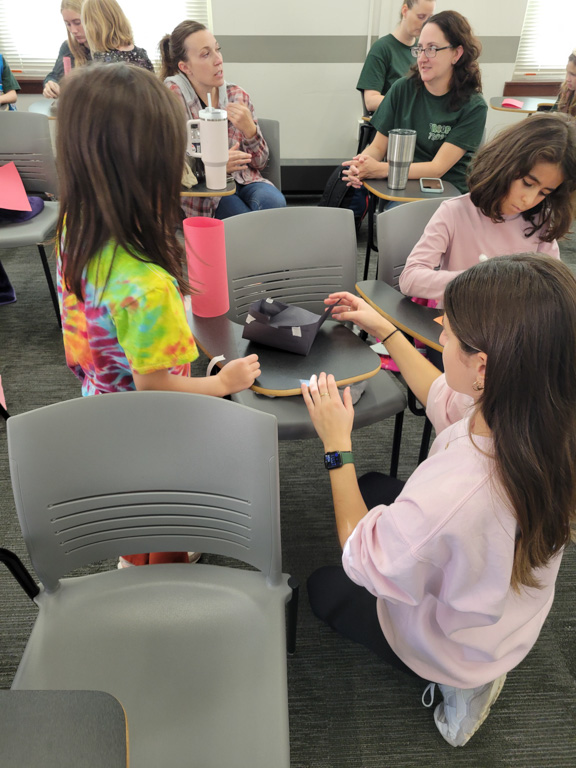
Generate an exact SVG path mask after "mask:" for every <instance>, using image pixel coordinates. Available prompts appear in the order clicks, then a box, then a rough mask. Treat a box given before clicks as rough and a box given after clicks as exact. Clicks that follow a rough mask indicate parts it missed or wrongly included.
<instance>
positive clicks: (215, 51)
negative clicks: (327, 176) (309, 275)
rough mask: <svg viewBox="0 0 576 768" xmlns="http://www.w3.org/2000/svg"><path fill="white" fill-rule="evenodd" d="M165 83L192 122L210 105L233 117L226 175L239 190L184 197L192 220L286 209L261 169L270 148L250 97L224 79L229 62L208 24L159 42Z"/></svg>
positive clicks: (191, 25)
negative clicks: (213, 194) (230, 193)
mask: <svg viewBox="0 0 576 768" xmlns="http://www.w3.org/2000/svg"><path fill="white" fill-rule="evenodd" d="M159 48H160V53H161V56H162V70H161V72H160V79H161V80H162V81H163V82H164V84H165V85H167V86H168V88H170V90H171V91H172V92H173V93H175V94H176V96H178V98H179V99H180V101H181V102H182V104H183V105H184V109H185V111H186V119H187V120H195V119H197V118H198V113H199V112H200V110H201V109H203V108H204V107H206V106H207V104H208V94H210V96H211V99H212V106H213V107H218V108H220V109H225V110H226V112H227V113H228V142H229V147H230V149H229V159H228V164H227V166H226V172H227V173H228V174H230V175H232V176H233V178H234V181H235V182H236V192H235V194H233V195H228V196H226V197H195V198H182V201H181V203H182V208H183V210H184V213H185V214H186V215H187V216H212V215H213V216H215V217H216V218H217V219H225V218H227V217H229V216H236V215H237V214H239V213H247V212H248V211H256V210H261V209H263V208H283V207H284V206H285V205H286V200H285V199H284V195H283V194H282V193H281V192H280V190H279V189H276V187H275V186H274V185H273V184H272V182H270V181H269V180H268V179H265V178H264V177H263V176H262V174H261V171H262V170H264V168H265V167H266V162H267V160H268V145H267V144H266V141H265V139H264V136H263V135H262V131H261V130H260V128H259V126H258V121H257V120H256V118H255V116H254V107H253V105H252V101H251V100H250V96H249V95H248V94H247V93H246V91H244V90H243V89H242V88H240V86H238V85H235V84H234V83H228V82H226V81H225V80H224V62H223V58H222V53H221V50H220V45H219V44H218V41H217V40H216V38H215V37H214V35H213V34H212V32H210V30H209V29H207V28H206V27H205V26H204V25H203V24H200V23H199V22H197V21H183V22H182V23H181V24H178V26H177V27H176V28H175V29H174V31H173V32H172V34H171V35H165V36H164V37H163V38H162V40H161V41H160V43H159Z"/></svg>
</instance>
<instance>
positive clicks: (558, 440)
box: [444, 253, 576, 590]
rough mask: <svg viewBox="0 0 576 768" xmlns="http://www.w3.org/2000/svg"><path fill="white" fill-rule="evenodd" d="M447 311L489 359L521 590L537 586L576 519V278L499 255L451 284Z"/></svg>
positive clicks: (470, 347)
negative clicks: (514, 525) (540, 571)
mask: <svg viewBox="0 0 576 768" xmlns="http://www.w3.org/2000/svg"><path fill="white" fill-rule="evenodd" d="M444 307H445V311H446V315H447V317H448V320H449V322H450V327H451V328H452V330H453V331H454V333H455V335H456V337H457V338H458V339H459V340H460V345H461V347H462V349H463V351H464V352H465V353H468V354H472V353H473V352H474V351H478V350H480V351H482V352H485V353H486V357H487V362H486V375H485V380H484V390H483V392H482V394H481V397H480V398H479V400H478V401H477V404H476V407H477V408H479V409H480V411H481V413H482V416H483V417H484V419H485V421H486V424H487V425H488V427H489V428H490V430H491V431H492V436H493V440H494V459H495V464H496V473H497V475H496V476H497V478H498V479H499V480H500V483H501V485H502V488H503V489H504V491H505V495H506V497H507V499H508V501H509V503H510V507H511V510H512V511H513V513H514V515H515V517H516V520H517V523H518V525H517V536H516V545H515V553H514V565H513V569H512V580H511V585H512V587H513V588H514V589H516V590H519V589H520V586H521V585H526V586H528V587H535V586H538V581H537V575H536V574H535V573H534V571H535V569H536V568H540V567H543V566H545V565H546V564H547V563H548V561H549V560H550V559H551V558H552V557H553V556H554V555H555V554H557V553H558V552H559V551H560V550H561V548H562V547H563V546H565V545H566V544H568V542H569V541H570V526H571V523H572V522H573V521H574V514H575V511H576V461H575V460H574V457H575V456H576V279H575V278H574V276H573V275H572V273H571V271H570V269H569V268H568V267H567V266H566V265H565V264H562V262H561V261H557V260H556V259H552V258H550V257H548V256H542V255H539V254H534V253H525V254H517V255H515V256H499V257H496V258H493V259H489V260H488V261H486V262H483V263H480V264H476V265H475V266H473V267H471V268H470V269H468V270H466V271H465V272H462V273H461V274H459V275H458V276H457V277H455V278H454V280H452V281H451V282H450V283H448V285H447V287H446V291H445V293H444Z"/></svg>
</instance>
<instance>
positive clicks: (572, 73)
mask: <svg viewBox="0 0 576 768" xmlns="http://www.w3.org/2000/svg"><path fill="white" fill-rule="evenodd" d="M575 91H576V48H575V49H574V50H573V51H572V53H571V54H570V56H568V64H567V65H566V80H564V82H563V83H562V87H561V88H560V93H559V94H558V98H557V99H556V104H554V111H558V112H565V113H566V114H568V115H570V117H576V99H575V98H574V92H575Z"/></svg>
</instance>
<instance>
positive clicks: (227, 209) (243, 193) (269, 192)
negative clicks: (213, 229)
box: [214, 181, 286, 219]
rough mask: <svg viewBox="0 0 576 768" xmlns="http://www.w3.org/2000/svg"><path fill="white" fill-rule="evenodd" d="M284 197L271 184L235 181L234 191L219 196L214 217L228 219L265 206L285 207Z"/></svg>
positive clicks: (262, 208) (259, 209)
mask: <svg viewBox="0 0 576 768" xmlns="http://www.w3.org/2000/svg"><path fill="white" fill-rule="evenodd" d="M285 207H286V199H285V198H284V195H283V194H282V192H280V190H279V189H276V187H274V186H272V184H265V183H263V182H261V181H253V182H252V183H251V184H239V183H238V182H236V193H235V194H234V195H228V196H227V197H221V198H220V202H219V203H218V208H216V211H215V213H214V218H216V219H228V218H229V217H230V216H237V215H238V214H239V213H248V212H249V211H261V210H264V209H265V208H285Z"/></svg>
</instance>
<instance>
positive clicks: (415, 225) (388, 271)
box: [376, 198, 445, 463]
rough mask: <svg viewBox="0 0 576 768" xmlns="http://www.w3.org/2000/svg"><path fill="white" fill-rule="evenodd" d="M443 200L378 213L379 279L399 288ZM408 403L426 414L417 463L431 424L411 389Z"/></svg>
mask: <svg viewBox="0 0 576 768" xmlns="http://www.w3.org/2000/svg"><path fill="white" fill-rule="evenodd" d="M444 200H445V198H440V199H439V200H418V201H416V202H414V203H404V205H398V206H395V207H394V208H391V209H390V210H388V211H383V212H382V213H379V214H378V215H377V226H376V236H377V242H378V280H382V282H384V283H387V284H388V285H391V286H392V287H393V288H395V289H396V290H397V291H399V290H400V288H399V287H398V282H399V280H400V275H401V274H402V270H403V269H404V265H405V264H406V259H407V258H408V256H410V253H411V252H412V249H413V248H414V246H415V245H416V243H417V242H418V240H420V238H421V237H422V233H423V232H424V230H425V229H426V225H427V224H428V222H429V221H430V219H431V218H432V216H433V215H434V213H435V212H436V210H437V209H438V207H439V206H440V205H441V204H442V203H443V202H444ZM408 407H409V408H410V410H411V411H412V413H413V414H415V415H416V416H424V417H425V419H426V421H425V422H424V428H423V430H422V440H421V442H420V453H419V456H418V463H420V462H422V461H424V459H425V458H426V456H427V455H428V449H429V445H430V436H431V434H432V424H431V423H430V420H429V419H428V417H427V416H426V412H425V410H424V409H423V408H422V407H421V406H419V405H418V403H417V401H416V398H415V397H414V394H413V393H412V391H411V390H408Z"/></svg>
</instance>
